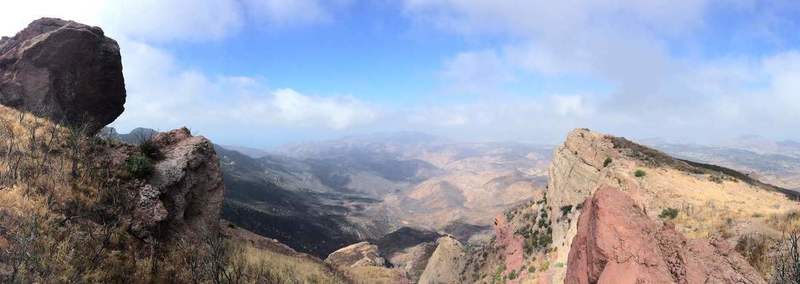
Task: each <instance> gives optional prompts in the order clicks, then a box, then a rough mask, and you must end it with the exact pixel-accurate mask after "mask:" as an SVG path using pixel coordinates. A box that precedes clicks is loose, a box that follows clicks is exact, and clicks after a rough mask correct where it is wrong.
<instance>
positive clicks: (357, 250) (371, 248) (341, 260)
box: [325, 242, 386, 268]
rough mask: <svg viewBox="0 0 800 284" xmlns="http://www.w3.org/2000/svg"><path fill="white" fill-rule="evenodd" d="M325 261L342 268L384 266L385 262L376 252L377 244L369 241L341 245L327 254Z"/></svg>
mask: <svg viewBox="0 0 800 284" xmlns="http://www.w3.org/2000/svg"><path fill="white" fill-rule="evenodd" d="M325 262H326V263H329V264H331V265H333V266H336V267H343V268H350V267H359V266H384V264H385V263H386V261H385V260H384V259H383V257H381V256H380V253H379V252H378V246H376V245H373V244H370V243H369V242H360V243H356V244H352V245H349V246H346V247H343V248H341V249H339V250H337V251H335V252H333V253H331V254H330V255H328V258H326V259H325Z"/></svg>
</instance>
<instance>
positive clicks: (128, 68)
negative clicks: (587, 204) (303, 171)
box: [0, 0, 800, 148]
mask: <svg viewBox="0 0 800 284" xmlns="http://www.w3.org/2000/svg"><path fill="white" fill-rule="evenodd" d="M2 1H3V2H8V3H3V7H4V8H3V9H2V10H0V35H6V36H12V35H13V34H14V33H16V32H17V31H19V30H21V29H22V28H24V27H25V26H26V25H27V24H28V23H29V22H31V21H32V20H34V19H36V18H40V17H59V18H64V19H70V20H75V21H79V22H82V23H86V24H90V25H95V26H99V27H102V28H103V29H104V30H105V31H106V34H107V35H108V36H110V37H112V38H114V39H116V40H117V41H118V43H119V45H120V48H121V51H122V60H123V66H124V71H123V72H124V75H125V81H126V87H127V92H128V93H127V94H128V96H127V102H126V104H125V112H124V113H123V115H122V116H120V117H119V118H118V119H117V120H116V121H115V122H114V123H113V124H112V126H114V127H116V128H117V129H118V130H119V131H120V132H127V131H129V130H131V129H133V128H135V127H149V128H154V129H158V130H169V129H173V128H177V127H181V126H187V127H189V128H190V129H191V130H192V131H193V133H195V134H200V135H204V136H206V137H208V138H210V139H212V141H214V142H216V143H219V144H229V145H243V146H250V147H258V148H269V147H274V146H276V145H280V144H284V143H296V142H303V141H309V140H320V139H329V138H335V137H340V136H348V135H358V134H367V133H374V132H393V131H420V132H426V133H429V134H433V135H439V136H444V137H450V138H453V139H457V140H464V141H517V142H532V143H549V144H554V143H559V142H560V141H561V140H562V139H563V137H564V136H565V135H566V134H567V132H569V131H570V130H571V129H574V128H578V127H587V128H591V129H594V130H598V131H602V132H606V133H610V134H614V135H619V136H627V137H633V138H654V137H658V138H664V139H668V140H670V141H675V142H692V143H695V142H697V143H713V142H715V141H727V140H730V139H735V137H738V136H740V135H760V136H763V137H766V138H769V139H775V140H784V139H792V140H800V131H798V129H800V33H798V32H797V31H798V30H800V29H798V28H800V2H798V1H793V0H776V1H758V0H693V1H690V0H645V1H643V0H617V1H611V0H563V1H545V0H528V1H511V0H394V1H390V0H138V1H134V0H108V1H102V0H74V1H44V0H27V1H18V0H2Z"/></svg>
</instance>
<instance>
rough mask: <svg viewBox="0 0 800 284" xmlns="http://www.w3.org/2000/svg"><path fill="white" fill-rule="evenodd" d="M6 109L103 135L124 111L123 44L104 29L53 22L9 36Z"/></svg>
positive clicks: (4, 50) (4, 46)
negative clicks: (102, 130) (121, 45)
mask: <svg viewBox="0 0 800 284" xmlns="http://www.w3.org/2000/svg"><path fill="white" fill-rule="evenodd" d="M0 104H3V105H6V106H9V107H13V108H16V109H19V110H23V111H28V112H32V113H34V114H36V115H38V116H43V117H47V118H50V119H51V120H52V121H54V122H58V123H62V122H63V123H66V124H71V125H74V126H83V127H85V131H86V132H88V133H89V134H93V133H95V132H97V131H98V130H99V129H100V128H102V127H103V126H105V125H106V124H109V123H111V122H112V121H114V119H116V118H117V117H118V116H119V115H120V114H122V111H123V110H124V107H123V105H124V104H125V83H124V79H123V76H122V62H121V59H120V51H119V46H118V45H117V42H116V41H114V40H113V39H110V38H108V37H105V35H104V34H103V30H102V29H100V28H98V27H90V26H87V25H83V24H79V23H76V22H72V21H64V20H61V19H53V18H42V19H39V20H36V21H34V22H32V23H31V24H30V25H28V27H27V28H25V29H24V30H22V31H20V32H19V33H17V35H15V36H14V37H11V38H8V37H3V38H2V39H0Z"/></svg>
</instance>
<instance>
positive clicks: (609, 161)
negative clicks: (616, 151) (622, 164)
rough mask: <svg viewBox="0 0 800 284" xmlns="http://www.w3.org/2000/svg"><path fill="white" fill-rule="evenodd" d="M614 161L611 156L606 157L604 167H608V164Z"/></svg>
mask: <svg viewBox="0 0 800 284" xmlns="http://www.w3.org/2000/svg"><path fill="white" fill-rule="evenodd" d="M613 161H614V160H612V159H611V158H610V157H609V158H606V160H605V161H603V167H604V168H605V167H608V165H610V164H611V162H613Z"/></svg>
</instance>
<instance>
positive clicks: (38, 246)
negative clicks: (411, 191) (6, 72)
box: [0, 106, 344, 283]
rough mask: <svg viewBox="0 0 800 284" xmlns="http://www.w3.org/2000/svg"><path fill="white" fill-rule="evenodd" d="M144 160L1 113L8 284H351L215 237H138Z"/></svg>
mask: <svg viewBox="0 0 800 284" xmlns="http://www.w3.org/2000/svg"><path fill="white" fill-rule="evenodd" d="M140 151H141V150H140V149H138V148H136V147H133V146H126V145H121V144H119V143H118V142H115V141H108V140H102V139H99V138H97V137H92V136H88V135H85V133H84V131H82V130H81V129H80V128H79V127H77V128H76V127H70V128H67V127H63V126H59V125H57V124H54V123H51V122H49V121H47V120H45V119H42V118H37V117H34V116H32V115H30V114H26V113H23V112H19V111H16V110H13V109H9V108H6V107H3V106H0V234H2V235H0V240H1V242H2V244H0V245H2V246H3V247H2V249H0V282H3V283H5V282H13V283H76V282H77V283H162V282H168V283H190V282H196V283H209V282H214V283H342V282H344V280H343V278H341V276H339V275H337V274H336V273H334V271H332V270H331V269H329V268H328V267H326V266H325V265H324V264H322V263H321V262H319V261H314V260H312V259H307V258H303V257H297V256H289V255H283V254H278V253H274V252H271V251H266V250H259V249H255V248H253V247H251V246H249V245H243V244H241V243H237V242H236V241H235V240H223V239H222V238H221V237H217V236H221V235H219V234H218V233H217V232H216V231H215V230H213V229H212V230H209V233H208V236H209V239H208V240H191V241H186V242H185V243H181V242H180V241H170V240H166V241H165V242H164V243H162V242H160V241H152V240H151V241H141V240H139V239H138V238H136V237H134V236H133V235H131V233H130V230H129V229H130V226H131V223H130V222H131V221H130V220H131V218H132V217H131V216H132V210H133V207H132V206H133V204H135V203H134V202H132V200H133V199H132V198H135V194H136V193H135V192H136V191H135V188H136V187H137V184H139V185H140V184H141V182H142V181H140V180H136V179H134V178H133V177H132V175H131V174H130V173H129V171H130V169H128V168H126V166H125V159H126V158H127V157H128V156H129V155H134V154H136V153H139V152H140ZM167 241H168V242H167ZM13 271H17V272H16V273H14V272H13Z"/></svg>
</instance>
